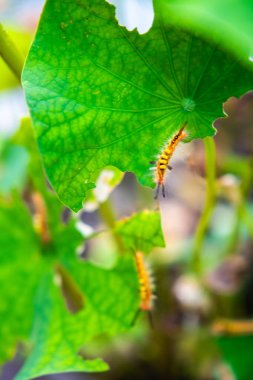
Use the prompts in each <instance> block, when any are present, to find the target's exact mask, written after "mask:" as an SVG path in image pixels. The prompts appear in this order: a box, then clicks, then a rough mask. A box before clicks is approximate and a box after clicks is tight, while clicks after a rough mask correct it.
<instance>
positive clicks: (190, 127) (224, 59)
mask: <svg viewBox="0 0 253 380" xmlns="http://www.w3.org/2000/svg"><path fill="white" fill-rule="evenodd" d="M158 3H159V0H157V1H155V20H154V23H153V26H152V28H151V29H150V30H149V32H148V33H146V34H144V35H139V34H138V33H137V32H136V31H132V32H129V31H127V30H126V29H125V28H123V27H121V26H119V25H118V23H117V21H116V19H115V9H114V7H113V6H112V5H110V4H108V3H107V2H106V1H104V0H94V1H92V2H90V1H88V0H78V1H73V2H69V1H68V0H61V1H60V0H48V1H47V3H46V6H45V8H44V11H43V14H42V17H41V21H40V25H39V28H38V31H37V34H36V38H35V41H34V43H33V46H32V49H31V51H30V53H29V56H28V59H27V62H26V66H25V69H24V72H23V86H24V89H25V93H26V98H27V101H28V105H29V108H30V111H31V115H32V118H33V122H34V126H35V129H36V135H37V138H38V142H39V146H40V151H41V153H42V156H43V160H44V163H45V167H46V170H47V174H48V176H49V179H50V181H51V183H52V185H53V187H54V188H55V190H56V191H57V193H58V195H59V197H60V199H61V200H62V201H63V202H64V203H65V204H67V205H68V206H69V207H71V208H72V209H73V210H75V211H77V210H79V209H80V208H81V206H82V200H83V198H84V196H85V194H86V192H87V191H88V190H90V189H91V188H93V187H94V186H95V181H96V178H97V176H98V173H99V172H100V171H101V169H102V168H104V167H105V166H108V165H112V166H115V167H117V168H118V169H120V170H121V171H132V172H134V173H135V174H136V176H137V177H138V179H139V181H140V182H141V183H142V184H144V185H148V186H154V179H153V176H152V175H151V173H150V170H149V169H150V161H151V160H153V159H154V158H155V157H156V156H157V154H158V153H159V152H160V151H161V147H162V146H163V145H164V144H165V143H166V142H167V141H168V139H169V138H171V137H172V136H173V135H174V134H175V132H176V131H178V130H179V128H180V127H181V126H182V124H183V123H184V122H186V121H187V122H188V124H187V129H186V132H187V134H188V140H191V139H193V138H204V137H206V136H212V135H214V133H215V130H214V128H213V127H212V122H213V120H214V119H216V118H217V117H219V116H221V115H222V102H223V101H225V100H226V99H227V98H228V97H230V96H239V95H242V94H243V93H244V92H246V91H248V90H251V89H252V87H253V71H252V65H250V62H248V63H245V62H242V61H240V62H239V61H237V60H236V59H235V57H234V56H232V55H230V54H228V53H226V52H224V51H222V50H221V49H220V48H219V46H218V45H212V44H209V43H207V42H206V41H205V40H203V39H201V38H200V37H198V36H197V35H195V34H190V33H187V32H184V31H182V30H180V29H178V28H173V27H171V26H169V25H168V22H167V20H164V18H163V13H162V12H161V11H160V7H158V6H157V4H158ZM52 15H54V17H52Z"/></svg>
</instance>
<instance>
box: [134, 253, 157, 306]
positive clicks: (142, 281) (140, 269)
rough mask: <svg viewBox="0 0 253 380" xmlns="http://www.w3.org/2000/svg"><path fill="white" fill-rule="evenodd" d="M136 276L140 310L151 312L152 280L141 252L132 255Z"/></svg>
mask: <svg viewBox="0 0 253 380" xmlns="http://www.w3.org/2000/svg"><path fill="white" fill-rule="evenodd" d="M134 258H135V264H136V269H137V274H138V278H139V287H140V306H139V308H140V310H143V311H149V312H150V311H151V310H152V308H153V300H154V295H153V288H154V284H153V279H152V277H151V274H150V271H149V269H148V268H147V265H146V263H145V261H144V255H143V253H142V252H136V253H135V255H134Z"/></svg>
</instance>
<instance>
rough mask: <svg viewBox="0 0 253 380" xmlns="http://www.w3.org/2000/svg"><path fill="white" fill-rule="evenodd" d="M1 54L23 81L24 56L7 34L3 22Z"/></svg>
mask: <svg viewBox="0 0 253 380" xmlns="http://www.w3.org/2000/svg"><path fill="white" fill-rule="evenodd" d="M0 56H1V57H2V58H3V60H4V61H5V63H6V64H7V65H8V66H9V68H10V69H11V70H12V72H13V73H14V74H15V76H16V77H17V79H18V80H19V81H21V73H22V68H23V65H24V57H23V56H22V54H21V52H20V51H19V50H18V48H17V47H16V45H15V44H14V42H13V41H12V39H11V38H10V36H9V35H8V34H7V32H6V30H5V29H4V28H3V25H2V24H0Z"/></svg>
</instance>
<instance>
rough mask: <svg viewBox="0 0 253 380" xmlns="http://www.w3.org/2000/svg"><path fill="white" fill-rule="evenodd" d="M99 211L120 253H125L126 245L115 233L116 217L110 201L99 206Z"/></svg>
mask: <svg viewBox="0 0 253 380" xmlns="http://www.w3.org/2000/svg"><path fill="white" fill-rule="evenodd" d="M98 211H99V214H100V216H101V218H102V220H103V221H104V223H105V225H106V226H107V227H108V228H109V229H110V231H111V233H112V236H113V238H114V241H115V243H116V245H117V248H118V250H119V252H124V245H123V243H122V240H121V238H120V236H118V235H117V234H116V233H115V232H114V227H115V220H116V217H115V214H114V211H113V209H112V206H111V203H110V201H109V200H108V199H107V200H106V201H105V202H103V203H101V204H100V205H99V209H98Z"/></svg>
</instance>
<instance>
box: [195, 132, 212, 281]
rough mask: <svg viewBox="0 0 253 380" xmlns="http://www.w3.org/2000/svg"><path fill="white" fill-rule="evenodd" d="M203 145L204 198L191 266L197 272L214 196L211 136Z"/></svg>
mask: <svg viewBox="0 0 253 380" xmlns="http://www.w3.org/2000/svg"><path fill="white" fill-rule="evenodd" d="M204 146H205V169H206V199H205V206H204V209H203V212H202V215H201V217H200V219H199V222H198V225H197V228H196V233H195V239H194V243H193V253H192V267H193V270H194V271H195V273H197V274H199V273H200V272H201V253H202V249H203V243H204V238H205V233H206V230H207V227H208V224H209V221H210V218H211V216H212V212H213V208H214V205H215V198H216V184H215V178H216V149H215V142H214V140H213V138H211V137H207V138H205V139H204Z"/></svg>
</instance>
